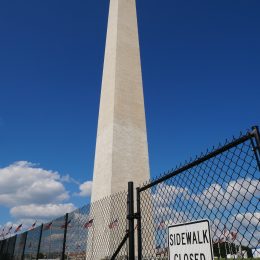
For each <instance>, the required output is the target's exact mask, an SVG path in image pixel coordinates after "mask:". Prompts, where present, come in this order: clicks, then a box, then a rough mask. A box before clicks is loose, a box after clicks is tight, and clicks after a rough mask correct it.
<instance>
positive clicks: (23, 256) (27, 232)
mask: <svg viewBox="0 0 260 260" xmlns="http://www.w3.org/2000/svg"><path fill="white" fill-rule="evenodd" d="M27 234H28V232H27V231H26V232H25V238H24V245H23V253H22V257H21V260H23V259H24V253H25V246H26V240H27Z"/></svg>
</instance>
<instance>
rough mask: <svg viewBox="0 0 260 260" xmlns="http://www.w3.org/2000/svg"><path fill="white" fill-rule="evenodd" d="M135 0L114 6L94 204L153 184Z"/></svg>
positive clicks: (117, 0) (118, 0)
mask: <svg viewBox="0 0 260 260" xmlns="http://www.w3.org/2000/svg"><path fill="white" fill-rule="evenodd" d="M149 177H150V172H149V158H148V145H147V134H146V121H145V109H144V98H143V84H142V72H141V61H140V50H139V38H138V25H137V15H136V2H135V0H110V9H109V18H108V29H107V38H106V49H105V60H104V68H103V78H102V89H101V97H100V108H99V118H98V130H97V140H96V152H95V163H94V175H93V189H92V196H91V201H92V202H94V201H97V200H99V199H102V198H103V197H106V196H109V195H111V194H113V193H116V192H119V191H122V190H126V189H127V182H128V181H133V182H134V183H135V184H137V185H138V184H141V183H143V182H144V181H146V180H148V179H149Z"/></svg>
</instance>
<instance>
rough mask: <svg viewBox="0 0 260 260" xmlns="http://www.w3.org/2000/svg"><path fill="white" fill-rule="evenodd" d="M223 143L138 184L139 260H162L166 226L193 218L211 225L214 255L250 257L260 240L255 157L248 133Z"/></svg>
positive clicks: (165, 252) (259, 189)
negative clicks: (156, 177) (139, 212)
mask: <svg viewBox="0 0 260 260" xmlns="http://www.w3.org/2000/svg"><path fill="white" fill-rule="evenodd" d="M239 140H241V142H239ZM233 141H235V140H233ZM223 147H224V146H222V147H219V149H218V150H214V151H212V152H211V153H208V154H206V155H204V156H202V157H201V158H198V160H197V163H196V161H195V163H192V162H190V163H187V164H186V165H184V166H183V167H182V166H180V167H179V169H178V168H177V169H176V170H175V171H173V172H172V173H170V174H168V175H165V176H163V177H161V179H160V180H155V181H154V182H151V183H149V184H146V185H144V186H143V187H142V188H141V192H140V198H141V223H142V224H141V235H142V254H143V255H142V257H143V259H155V258H160V259H164V258H165V259H167V257H168V249H167V247H168V228H167V227H168V226H171V225H174V224H177V223H185V222H190V221H195V220H199V219H208V220H209V221H210V223H211V224H210V226H211V232H212V239H213V249H214V256H215V257H216V258H218V259H220V258H232V259H235V258H252V257H253V253H254V250H256V249H257V248H259V239H260V223H259V221H260V204H259V197H260V181H259V177H260V174H259V168H258V167H259V165H258V160H257V159H258V158H259V157H258V155H257V151H256V149H255V148H256V147H255V145H254V139H253V137H251V135H250V134H248V135H245V136H242V137H241V139H238V141H235V143H234V144H233V145H232V143H231V145H230V144H227V146H226V148H227V149H223ZM224 148H225V147H224ZM212 154H215V155H214V156H211V155H212ZM189 165H190V166H189ZM167 176H168V177H167ZM153 183H154V184H153ZM151 202H152V203H151ZM147 211H149V212H151V213H152V214H146V213H145V212H147ZM151 230H152V233H151Z"/></svg>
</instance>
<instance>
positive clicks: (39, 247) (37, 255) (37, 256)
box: [36, 224, 43, 260]
mask: <svg viewBox="0 0 260 260" xmlns="http://www.w3.org/2000/svg"><path fill="white" fill-rule="evenodd" d="M42 230H43V224H41V229H40V237H39V244H38V248H37V254H36V259H37V260H38V259H39V254H40V249H41V241H42Z"/></svg>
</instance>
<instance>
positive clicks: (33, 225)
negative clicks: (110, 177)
mask: <svg viewBox="0 0 260 260" xmlns="http://www.w3.org/2000/svg"><path fill="white" fill-rule="evenodd" d="M36 222H37V220H36V221H35V222H34V223H33V224H32V226H31V227H30V229H29V230H33V229H34V228H35V225H36Z"/></svg>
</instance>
